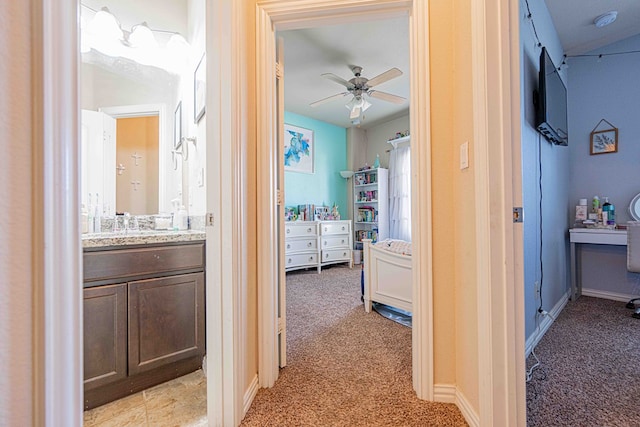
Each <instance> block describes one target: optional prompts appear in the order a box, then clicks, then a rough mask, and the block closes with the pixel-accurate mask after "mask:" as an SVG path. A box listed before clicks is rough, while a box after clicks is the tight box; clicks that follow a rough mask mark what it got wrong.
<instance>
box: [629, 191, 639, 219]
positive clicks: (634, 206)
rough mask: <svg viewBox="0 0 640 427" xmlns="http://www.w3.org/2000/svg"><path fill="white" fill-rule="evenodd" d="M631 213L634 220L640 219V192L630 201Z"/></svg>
mask: <svg viewBox="0 0 640 427" xmlns="http://www.w3.org/2000/svg"><path fill="white" fill-rule="evenodd" d="M629 215H631V218H633V220H634V221H640V193H638V194H636V195H635V197H634V198H633V199H631V203H629Z"/></svg>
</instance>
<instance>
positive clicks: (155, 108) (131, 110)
mask: <svg viewBox="0 0 640 427" xmlns="http://www.w3.org/2000/svg"><path fill="white" fill-rule="evenodd" d="M166 110H167V109H166V108H165V106H164V105H163V104H139V105H116V106H112V107H100V108H99V109H98V111H100V112H102V113H105V114H107V115H109V116H111V117H113V118H114V119H116V121H117V119H124V118H132V117H148V116H158V212H165V211H167V208H168V207H169V206H168V205H167V204H166V202H167V197H166V192H165V191H164V190H165V189H166V187H167V183H166V181H167V178H166V173H164V172H165V171H167V170H169V168H168V167H167V166H168V165H167V156H166V155H163V153H166V152H167V150H168V149H169V148H170V147H169V146H168V144H167V142H166V140H165V134H166V129H167V111H166ZM116 163H117V162H116ZM116 194H117V191H116ZM116 198H117V197H116ZM113 210H114V212H115V211H116V204H115V200H114V204H113Z"/></svg>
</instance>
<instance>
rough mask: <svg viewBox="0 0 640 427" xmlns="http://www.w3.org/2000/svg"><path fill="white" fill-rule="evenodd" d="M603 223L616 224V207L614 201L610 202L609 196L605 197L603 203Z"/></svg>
mask: <svg viewBox="0 0 640 427" xmlns="http://www.w3.org/2000/svg"><path fill="white" fill-rule="evenodd" d="M602 223H603V224H606V225H616V209H615V206H614V205H613V204H612V203H609V198H608V197H605V198H604V203H603V204H602Z"/></svg>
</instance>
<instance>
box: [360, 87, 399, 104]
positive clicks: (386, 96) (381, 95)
mask: <svg viewBox="0 0 640 427" xmlns="http://www.w3.org/2000/svg"><path fill="white" fill-rule="evenodd" d="M369 96H370V97H372V98H378V99H382V100H383V101H388V102H393V103H394V104H402V103H404V101H406V100H407V99H406V98H403V97H401V96H398V95H392V94H390V93H387V92H380V91H379V90H370V91H369Z"/></svg>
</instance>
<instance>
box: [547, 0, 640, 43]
mask: <svg viewBox="0 0 640 427" xmlns="http://www.w3.org/2000/svg"><path fill="white" fill-rule="evenodd" d="M545 3H546V4H547V8H548V9H549V13H550V14H551V19H552V20H553V24H554V26H555V27H556V31H557V32H558V37H559V38H560V43H561V44H562V47H563V48H564V53H565V54H566V55H580V54H583V53H586V52H589V51H591V50H594V49H598V48H601V47H603V46H607V45H609V44H611V43H614V42H617V41H619V40H623V39H626V38H628V37H631V36H635V35H636V34H640V1H638V0H606V1H604V0H545ZM612 10H615V11H618V18H617V19H616V20H615V22H613V23H612V24H610V25H607V26H606V27H602V28H597V27H596V26H595V25H594V24H593V20H594V19H595V18H597V17H598V16H600V15H602V14H603V13H606V12H609V11H612Z"/></svg>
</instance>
